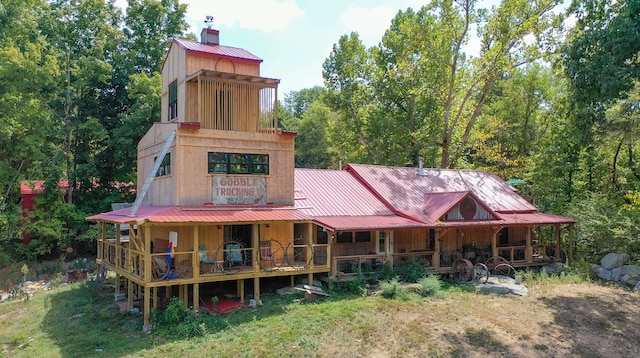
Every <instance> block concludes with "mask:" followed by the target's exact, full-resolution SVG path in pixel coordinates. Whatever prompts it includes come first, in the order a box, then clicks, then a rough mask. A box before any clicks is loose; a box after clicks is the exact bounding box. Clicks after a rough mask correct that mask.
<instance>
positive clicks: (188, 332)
mask: <svg viewBox="0 0 640 358" xmlns="http://www.w3.org/2000/svg"><path fill="white" fill-rule="evenodd" d="M154 320H155V322H156V329H157V330H158V331H159V332H162V333H166V334H167V335H169V336H172V337H177V338H193V337H199V336H204V335H205V334H207V325H206V322H205V319H204V318H202V317H198V316H195V315H193V314H192V313H191V312H190V311H189V310H187V305H186V304H185V303H184V302H182V301H180V300H179V299H178V298H176V297H173V298H172V299H171V301H169V306H168V307H167V309H166V310H165V311H164V312H162V313H161V314H157V313H156V314H155V315H154Z"/></svg>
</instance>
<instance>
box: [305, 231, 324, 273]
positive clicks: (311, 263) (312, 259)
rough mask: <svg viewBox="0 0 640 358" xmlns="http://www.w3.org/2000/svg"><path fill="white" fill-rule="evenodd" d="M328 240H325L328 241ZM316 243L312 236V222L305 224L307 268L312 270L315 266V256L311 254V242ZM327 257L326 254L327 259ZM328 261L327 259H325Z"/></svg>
mask: <svg viewBox="0 0 640 358" xmlns="http://www.w3.org/2000/svg"><path fill="white" fill-rule="evenodd" d="M328 242H329V241H327V243H328ZM314 243H316V240H315V238H314V236H313V224H311V223H308V224H307V262H309V269H311V270H313V267H314V266H315V264H316V262H315V257H314V255H313V244H314ZM328 259H329V257H328V254H327V260H328ZM327 262H329V261H327Z"/></svg>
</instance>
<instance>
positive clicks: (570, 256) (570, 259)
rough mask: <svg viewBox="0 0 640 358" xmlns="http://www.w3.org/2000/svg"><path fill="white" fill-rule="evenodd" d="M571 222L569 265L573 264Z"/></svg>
mask: <svg viewBox="0 0 640 358" xmlns="http://www.w3.org/2000/svg"><path fill="white" fill-rule="evenodd" d="M573 245H574V242H573V224H569V265H572V264H573Z"/></svg>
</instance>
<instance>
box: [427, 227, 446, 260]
mask: <svg viewBox="0 0 640 358" xmlns="http://www.w3.org/2000/svg"><path fill="white" fill-rule="evenodd" d="M430 230H435V229H430ZM444 233H445V231H442V230H437V231H436V240H435V245H434V248H433V250H434V253H433V257H431V265H433V268H434V269H436V270H437V269H439V268H440V240H442V236H444ZM427 235H429V234H428V231H427Z"/></svg>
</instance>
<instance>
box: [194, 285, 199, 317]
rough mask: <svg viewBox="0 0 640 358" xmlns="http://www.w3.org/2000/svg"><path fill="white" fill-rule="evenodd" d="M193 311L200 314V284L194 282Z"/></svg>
mask: <svg viewBox="0 0 640 358" xmlns="http://www.w3.org/2000/svg"><path fill="white" fill-rule="evenodd" d="M193 311H194V312H195V313H196V315H198V314H200V284H199V283H194V284H193Z"/></svg>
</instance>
